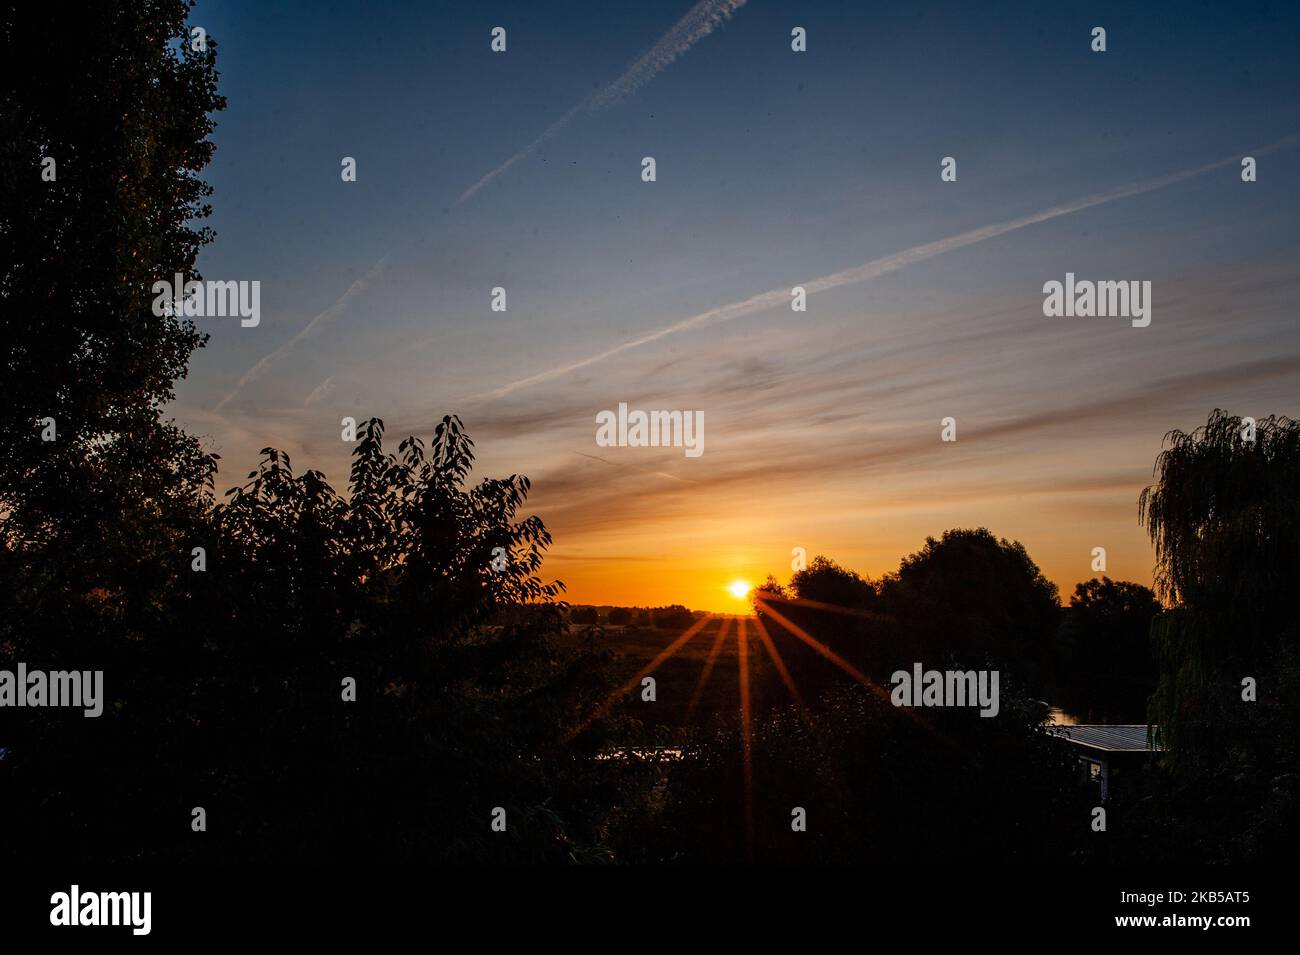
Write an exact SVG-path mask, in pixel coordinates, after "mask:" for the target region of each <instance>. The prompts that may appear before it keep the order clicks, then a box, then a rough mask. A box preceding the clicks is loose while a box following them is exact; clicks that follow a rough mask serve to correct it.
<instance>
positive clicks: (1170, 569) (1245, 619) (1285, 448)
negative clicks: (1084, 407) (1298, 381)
mask: <svg viewBox="0 0 1300 955" xmlns="http://www.w3.org/2000/svg"><path fill="white" fill-rule="evenodd" d="M1165 445H1166V447H1165V449H1164V450H1163V451H1161V453H1160V455H1159V457H1158V458H1157V459H1156V465H1155V475H1156V482H1155V483H1154V484H1152V485H1151V486H1150V487H1148V488H1146V489H1145V490H1144V491H1143V492H1142V495H1141V498H1140V501H1139V514H1140V518H1141V519H1142V520H1143V521H1144V523H1145V524H1146V527H1147V531H1148V533H1149V534H1150V536H1151V541H1152V543H1153V544H1154V545H1155V550H1156V560H1157V565H1156V575H1155V580H1156V586H1157V589H1158V591H1159V593H1160V595H1161V597H1162V598H1163V599H1164V600H1165V601H1166V602H1167V603H1168V604H1170V605H1171V606H1172V609H1171V610H1170V612H1169V613H1167V614H1164V615H1162V617H1161V618H1160V619H1159V620H1158V621H1157V624H1156V626H1155V628H1154V630H1153V638H1154V640H1155V644H1156V648H1157V651H1158V654H1159V659H1160V682H1159V685H1158V687H1157V690H1156V694H1155V697H1154V698H1153V701H1152V703H1153V705H1152V713H1151V716H1152V720H1153V721H1154V722H1155V723H1157V724H1158V725H1159V728H1160V729H1159V732H1160V734H1161V736H1162V738H1163V739H1164V741H1165V743H1166V744H1167V745H1168V746H1169V747H1170V749H1171V753H1170V758H1171V761H1172V762H1174V763H1175V764H1177V763H1180V762H1181V763H1184V764H1188V765H1189V768H1194V767H1195V766H1196V765H1198V764H1201V765H1203V764H1207V763H1218V762H1219V761H1221V760H1222V759H1223V758H1224V757H1225V755H1226V754H1227V752H1228V751H1229V750H1232V749H1234V748H1239V746H1240V744H1241V743H1243V742H1244V741H1245V740H1246V739H1247V738H1248V737H1249V736H1250V731H1249V729H1248V728H1249V727H1250V726H1251V725H1252V724H1253V723H1254V721H1255V720H1256V719H1257V718H1258V717H1260V716H1261V715H1263V714H1262V713H1261V712H1259V711H1260V710H1267V709H1268V706H1267V705H1266V706H1264V707H1252V706H1251V704H1249V703H1248V702H1246V701H1243V699H1242V693H1243V686H1242V681H1243V680H1245V679H1247V678H1250V679H1252V680H1255V681H1256V682H1257V684H1258V692H1259V694H1260V696H1261V700H1260V701H1259V702H1267V701H1268V700H1270V699H1275V698H1276V693H1277V690H1278V680H1279V679H1281V678H1282V674H1281V672H1280V670H1279V668H1281V667H1284V666H1285V665H1286V663H1285V661H1286V658H1287V655H1288V654H1289V653H1291V652H1292V650H1293V647H1294V641H1295V637H1296V635H1297V629H1296V613H1295V593H1294V587H1295V581H1296V573H1297V568H1300V422H1296V421H1293V420H1291V419H1288V418H1284V417H1274V416H1269V417H1267V418H1263V419H1261V420H1259V421H1257V422H1249V421H1246V420H1244V419H1242V418H1239V417H1235V416H1233V415H1229V414H1228V413H1226V412H1224V411H1222V410H1220V409H1215V411H1214V412H1213V413H1212V414H1211V415H1210V417H1209V420H1208V421H1207V422H1206V424H1205V425H1204V426H1202V427H1200V428H1197V429H1195V430H1194V431H1191V432H1184V431H1178V430H1175V431H1171V432H1169V433H1168V434H1167V435H1166V436H1165Z"/></svg>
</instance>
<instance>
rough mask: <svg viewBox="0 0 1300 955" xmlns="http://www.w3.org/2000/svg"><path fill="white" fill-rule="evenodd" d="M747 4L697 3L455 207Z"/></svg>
mask: <svg viewBox="0 0 1300 955" xmlns="http://www.w3.org/2000/svg"><path fill="white" fill-rule="evenodd" d="M746 2H748V0H700V2H699V3H697V4H696V5H695V6H693V7H691V9H690V10H688V11H687V12H686V15H685V16H684V17H682V18H681V19H680V20H678V21H677V22H676V23H675V24H674V25H673V27H672V29H671V30H669V31H668V32H667V33H665V34H664V35H663V36H661V37H660V38H659V42H658V43H656V44H655V45H654V46H652V47H651V48H650V49H649V50H648V51H646V52H645V53H644V54H643V55H642V56H641V57H640V58H639V59H637V60H635V61H633V63H632V64H631V65H630V66H629V67H628V68H627V69H626V70H624V71H623V75H622V76H620V77H619V78H618V79H616V80H614V82H612V83H610V84H608V85H607V86H605V87H603V88H601V89H599V90H597V91H596V92H594V93H591V94H589V95H588V96H587V97H586V98H585V99H583V100H581V101H579V103H578V105H576V106H574V107H573V108H572V109H570V110H569V111H568V112H567V113H565V114H564V115H563V116H561V117H560V118H559V119H557V120H556V121H555V122H553V123H552V124H551V125H550V126H548V127H547V128H546V129H545V130H544V131H543V132H542V134H541V135H540V136H538V137H537V138H536V139H534V140H533V141H532V142H531V143H529V144H528V145H527V146H525V147H524V148H523V149H521V150H520V151H519V152H517V153H515V154H514V155H513V156H511V157H510V158H509V159H507V160H506V161H505V162H503V163H502V164H501V165H499V166H497V167H496V168H495V169H493V170H492V171H491V172H489V173H488V174H487V175H485V176H484V177H483V178H482V179H480V180H479V181H478V182H476V183H474V185H472V186H470V187H469V188H468V189H466V190H465V191H464V192H463V193H461V195H460V198H459V199H457V200H456V202H455V204H456V205H460V204H461V203H462V202H464V201H465V200H466V199H468V198H469V197H470V196H472V195H474V193H476V192H478V191H479V190H480V189H482V188H483V187H484V186H486V185H487V184H488V183H490V182H491V181H492V180H493V179H495V178H496V177H497V176H499V175H501V174H502V173H503V172H505V171H506V170H507V169H509V168H510V167H511V166H513V165H514V164H515V163H517V162H519V160H521V159H523V158H524V157H525V156H527V155H528V154H529V153H531V152H532V151H533V150H535V149H536V148H537V147H538V146H540V145H541V144H542V143H544V142H546V141H547V140H548V139H550V138H551V137H552V136H554V135H555V134H556V133H558V132H559V131H560V130H562V129H564V127H565V126H567V125H569V122H570V121H571V120H572V119H573V117H575V116H577V115H578V114H579V113H594V112H598V111H599V110H602V109H607V108H609V107H610V106H613V105H614V104H616V103H618V102H620V101H621V100H623V99H625V98H626V97H628V96H631V95H632V94H633V93H635V92H636V91H637V90H639V89H640V88H641V87H643V86H645V85H646V84H647V83H649V82H650V81H651V80H652V79H654V78H655V77H656V76H658V75H659V74H660V73H661V72H663V70H664V69H666V68H667V67H668V65H669V64H670V63H672V62H673V60H675V59H677V58H678V57H679V56H681V55H682V54H683V53H685V52H686V51H687V50H689V49H690V48H691V47H693V46H694V45H695V44H696V43H697V42H699V41H700V40H702V39H704V37H706V36H708V35H709V34H710V33H712V32H713V31H714V30H715V29H716V28H717V26H718V24H720V23H721V22H722V21H724V20H726V19H728V18H729V17H730V16H731V15H732V14H733V13H735V12H736V11H737V10H739V9H740V8H741V7H743V6H744V5H745V4H746Z"/></svg>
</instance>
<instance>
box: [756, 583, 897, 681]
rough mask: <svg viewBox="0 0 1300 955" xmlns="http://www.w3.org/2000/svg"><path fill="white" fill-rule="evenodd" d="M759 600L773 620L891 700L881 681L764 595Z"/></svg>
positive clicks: (855, 678)
mask: <svg viewBox="0 0 1300 955" xmlns="http://www.w3.org/2000/svg"><path fill="white" fill-rule="evenodd" d="M758 602H759V603H760V604H761V605H762V607H763V612H764V613H766V614H767V615H768V616H770V617H771V618H772V619H773V620H775V621H776V622H777V623H779V624H780V625H781V626H782V627H784V628H785V629H786V630H788V631H789V632H790V633H791V634H793V635H794V636H796V637H798V638H799V639H800V640H802V641H803V642H804V643H806V644H808V646H810V647H812V648H813V649H814V650H816V651H817V652H818V653H820V654H821V655H822V656H824V657H825V658H826V659H827V660H829V661H831V663H833V664H835V665H836V666H837V667H839V668H840V669H841V670H843V671H844V672H845V673H847V674H848V675H849V676H851V677H852V678H853V679H854V680H856V681H857V682H858V683H861V684H862V685H863V686H865V687H866V688H867V689H868V690H870V691H871V692H872V693H874V694H875V695H876V696H878V697H880V698H881V699H882V700H886V701H888V700H889V694H888V693H886V692H885V690H884V688H883V687H882V686H881V685H880V684H879V683H877V682H876V681H875V680H873V679H871V677H869V676H867V675H866V674H865V673H863V672H862V671H861V670H859V669H858V668H857V667H855V666H854V665H853V664H852V663H850V662H849V661H848V660H846V659H844V658H843V657H842V656H840V655H839V654H838V653H836V652H835V651H834V650H832V649H831V648H830V647H828V646H826V644H824V643H822V642H821V641H820V640H818V639H816V638H815V637H813V636H811V635H810V634H809V633H808V632H807V631H806V630H804V629H803V628H802V627H801V626H799V625H798V624H797V623H795V622H794V621H793V620H791V619H790V618H789V617H787V616H785V615H784V614H782V613H780V612H779V611H777V610H776V609H775V608H774V607H772V605H771V604H769V603H768V602H767V600H766V599H765V598H763V597H760V598H758Z"/></svg>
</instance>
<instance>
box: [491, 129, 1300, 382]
mask: <svg viewBox="0 0 1300 955" xmlns="http://www.w3.org/2000/svg"><path fill="white" fill-rule="evenodd" d="M1297 141H1300V135H1292V136H1286V137H1283V138H1282V139H1279V140H1278V141H1277V142H1274V143H1270V144H1269V145H1267V146H1262V147H1260V148H1259V149H1256V150H1254V152H1253V153H1251V154H1250V155H1255V156H1260V155H1264V154H1265V153H1269V152H1272V151H1273V150H1275V149H1280V148H1282V147H1283V146H1289V145H1291V144H1293V143H1295V142H1297ZM1240 161H1241V156H1230V157H1228V158H1227V159H1220V160H1219V161H1218V162H1212V163H1207V164H1206V165H1204V166H1197V167H1196V168H1195V169H1186V170H1183V171H1182V172H1175V173H1171V174H1170V175H1167V176H1161V177H1159V178H1156V179H1144V180H1142V181H1141V182H1136V183H1133V184H1131V185H1128V186H1120V187H1118V188H1115V189H1111V190H1109V191H1107V192H1100V193H1096V194H1094V195H1091V196H1085V197H1084V198H1082V199H1075V200H1074V201H1072V202H1067V203H1065V204H1064V205H1059V206H1053V207H1051V208H1050V209H1044V210H1042V211H1041V212H1034V213H1031V214H1030V215H1027V216H1021V217H1020V218H1019V219H1012V220H1010V221H1008V222H998V223H995V224H993V225H986V226H982V227H980V228H978V229H971V230H970V231H969V232H961V233H958V234H957V235H952V236H948V237H947V238H946V239H938V240H936V241H934V242H926V243H924V244H923V245H914V246H912V247H911V248H910V249H904V250H903V251H901V252H895V253H893V254H892V255H886V256H884V257H883V258H879V259H872V260H871V261H870V262H867V263H864V264H863V265H858V266H854V267H853V268H851V269H844V270H843V271H840V272H832V273H831V274H830V275H823V276H821V277H820V278H816V279H812V280H811V281H807V282H802V283H797V284H801V285H803V287H804V288H805V289H806V290H807V291H808V293H809V294H812V293H814V292H825V291H827V290H828V289H833V288H839V287H840V286H843V285H852V284H854V283H856V282H864V281H866V280H867V279H873V278H876V277H878V276H881V275H886V274H888V273H890V272H897V271H898V270H899V269H903V268H906V267H907V266H909V265H915V264H916V263H917V262H924V261H925V260H926V259H932V258H934V257H935V256H939V255H943V254H944V253H945V252H952V251H954V250H956V249H961V248H965V247H966V246H968V245H974V244H975V243H977V242H983V241H985V240H986V239H993V238H996V237H998V236H1000V235H1006V234H1007V233H1008V232H1015V231H1016V230H1017V229H1023V228H1025V227H1027V226H1031V225H1036V224H1037V223H1039V222H1046V221H1048V220H1049V219H1056V218H1058V217H1060V216H1066V215H1069V214H1070V213H1072V212H1079V211H1081V210H1083V209H1089V208H1091V207H1092V206H1099V205H1102V204H1104V203H1107V202H1114V201H1115V200H1116V199H1126V198H1128V197H1129V196H1136V195H1140V194H1142V193H1144V192H1154V191H1155V190H1157V189H1163V188H1165V187H1166V186H1172V185H1173V184H1175V183H1178V182H1182V181H1184V180H1186V179H1191V178H1193V177H1195V176H1200V175H1202V174H1204V173H1207V172H1211V171H1213V170H1215V169H1222V168H1223V167H1224V166H1230V165H1235V164H1237V163H1239V162H1240ZM789 301H790V288H789V287H785V288H779V289H772V290H771V291H769V292H762V293H760V294H758V295H752V296H750V297H749V298H747V299H743V300H742V301H739V302H731V303H729V304H727V305H720V306H718V307H717V308H711V309H709V310H708V311H705V312H700V313H699V314H698V315H692V316H691V317H690V318H684V319H682V320H681V321H679V322H674V323H673V324H672V325H666V326H664V327H663V328H659V329H656V330H655V331H652V332H647V333H646V334H644V335H642V336H641V337H640V338H634V339H633V340H632V341H628V342H623V343H622V344H621V345H615V346H614V347H613V348H608V349H606V350H605V351H603V352H599V353H597V354H595V355H590V356H588V357H586V358H582V359H579V360H577V361H574V362H570V363H569V364H567V365H561V366H559V367H558V368H551V369H548V370H546V371H541V372H538V373H537V374H535V375H530V376H529V377H527V378H521V379H519V380H518V381H512V382H510V383H509V384H506V385H502V386H501V387H500V388H497V389H496V390H495V391H490V392H487V393H484V394H480V395H474V396H473V397H475V398H501V397H504V396H505V395H508V394H510V393H511V392H512V391H516V390H518V389H520V388H526V387H528V386H529V385H535V384H538V383H540V382H543V381H550V380H551V379H553V378H559V377H561V376H563V375H567V374H568V373H569V372H572V371H577V370H579V369H580V368H586V367H588V366H590V365H594V364H596V363H597V362H601V361H604V360H605V359H606V358H612V357H613V356H615V355H618V354H621V353H622V352H625V351H630V350H631V349H633V348H639V347H641V346H642V345H648V344H649V343H650V342H654V341H658V340H659V339H661V338H664V337H666V336H668V335H672V334H675V333H676V332H684V331H687V330H688V329H692V328H698V327H700V326H701V325H709V324H713V323H720V322H728V321H731V320H732V319H733V318H740V317H742V316H744V315H752V314H754V313H755V312H761V311H763V310H764V309H768V308H772V307H774V306H777V305H783V304H785V303H787V302H789Z"/></svg>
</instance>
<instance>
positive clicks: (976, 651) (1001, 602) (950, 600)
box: [881, 527, 1060, 682]
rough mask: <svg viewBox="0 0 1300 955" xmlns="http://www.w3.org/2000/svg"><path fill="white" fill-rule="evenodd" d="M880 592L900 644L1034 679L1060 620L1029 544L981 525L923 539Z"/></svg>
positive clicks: (1054, 598) (1053, 592) (935, 656)
mask: <svg viewBox="0 0 1300 955" xmlns="http://www.w3.org/2000/svg"><path fill="white" fill-rule="evenodd" d="M881 595H882V597H883V603H884V605H885V607H886V608H887V610H888V611H889V614H890V615H891V616H892V617H893V618H894V620H895V621H897V624H898V626H899V628H900V631H901V637H902V639H903V640H905V641H906V643H907V644H908V645H910V646H911V647H913V648H914V649H915V650H916V651H917V652H919V653H923V654H925V655H926V656H928V657H929V658H930V659H932V660H934V661H935V664H936V665H937V664H938V662H939V661H940V660H941V659H943V658H944V657H952V658H953V659H955V660H956V661H958V662H959V663H962V664H964V665H967V666H973V665H980V664H981V663H983V662H984V661H986V660H987V661H992V662H993V663H995V664H997V665H999V666H1002V667H1006V668H1008V669H1010V670H1013V671H1014V672H1016V673H1019V674H1021V675H1022V676H1024V677H1026V678H1028V679H1030V680H1031V681H1035V682H1036V680H1037V677H1038V675H1039V670H1040V665H1039V661H1040V659H1041V658H1042V655H1043V650H1044V647H1045V646H1046V644H1047V642H1048V641H1049V640H1050V638H1051V636H1052V634H1053V633H1054V632H1055V630H1056V627H1057V625H1058V622H1059V618H1060V604H1059V600H1058V595H1057V590H1056V585H1055V584H1053V583H1052V582H1051V581H1049V580H1048V579H1047V578H1046V577H1044V576H1043V574H1042V572H1041V571H1040V570H1039V569H1038V565H1037V564H1035V563H1034V562H1033V560H1032V559H1031V558H1030V557H1029V554H1028V553H1026V551H1025V548H1024V546H1023V545H1022V544H1021V543H1020V542H1019V541H1008V540H1005V539H1002V540H999V539H998V538H997V537H995V536H994V535H993V534H991V533H990V532H989V531H988V530H987V529H985V528H982V527H981V528H978V529H975V530H950V531H945V532H944V534H943V537H942V538H940V539H939V540H935V539H934V538H933V537H928V538H926V541H925V546H924V547H923V548H922V549H921V550H920V551H918V552H917V553H915V554H912V555H910V556H908V557H905V558H904V559H903V562H902V564H901V565H900V567H899V569H898V572H897V573H896V574H891V575H889V576H887V577H886V578H885V579H884V581H883V584H882V590H881ZM918 659H920V660H921V662H927V663H928V660H926V659H925V658H922V657H918Z"/></svg>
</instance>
